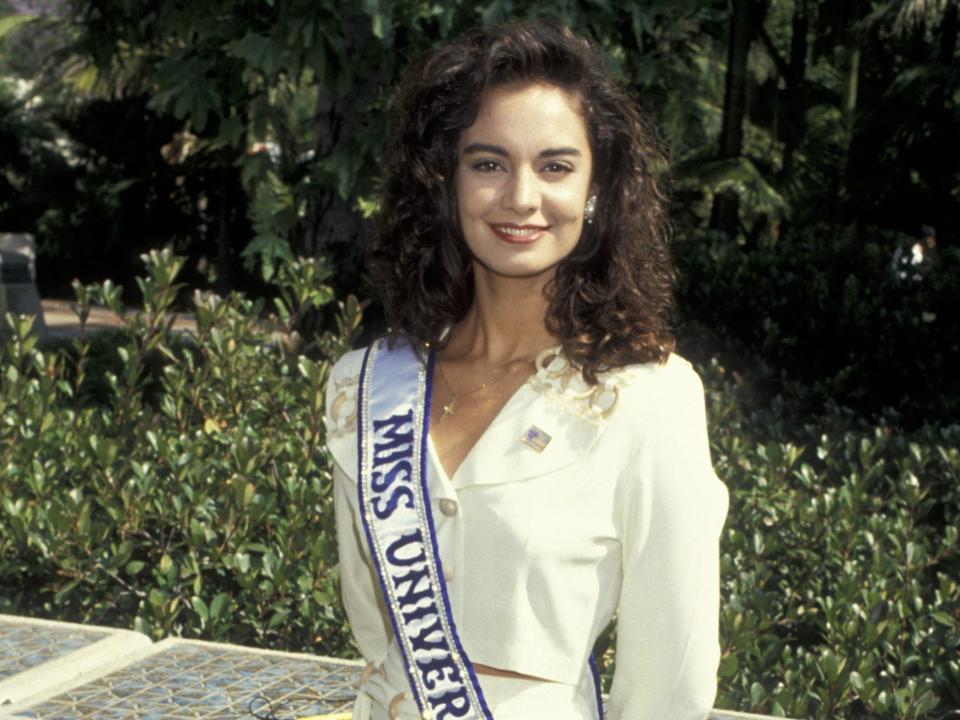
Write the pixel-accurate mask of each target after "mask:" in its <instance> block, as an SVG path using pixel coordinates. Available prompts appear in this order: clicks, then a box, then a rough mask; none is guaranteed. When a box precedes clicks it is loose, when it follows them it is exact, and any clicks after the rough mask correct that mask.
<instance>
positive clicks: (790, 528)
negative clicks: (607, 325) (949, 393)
mask: <svg viewBox="0 0 960 720" xmlns="http://www.w3.org/2000/svg"><path fill="white" fill-rule="evenodd" d="M702 371H703V373H704V375H705V382H706V385H707V387H708V388H709V392H708V397H709V405H710V408H711V432H712V436H713V437H712V441H713V454H714V464H715V467H716V469H717V472H718V474H719V475H720V477H721V478H723V479H724V480H725V482H726V483H727V485H728V487H729V490H730V498H731V505H730V514H729V517H728V519H727V524H726V528H725V530H724V535H723V542H722V569H721V577H722V579H723V598H722V603H721V608H722V609H721V638H722V643H723V659H722V662H721V665H720V693H719V697H718V699H717V704H718V706H720V707H727V708H732V709H739V710H747V709H750V710H752V711H755V712H761V713H769V714H773V715H787V716H789V717H796V718H807V717H811V718H833V717H843V718H864V719H866V718H904V719H906V718H940V717H945V716H944V713H945V712H946V711H948V710H951V709H952V710H956V709H958V708H960V587H958V580H960V546H958V538H957V536H958V526H960V450H958V447H960V426H958V425H951V426H946V427H941V428H937V427H930V426H927V427H923V428H921V429H919V430H916V431H912V432H909V433H906V432H903V431H902V430H899V429H897V428H896V427H895V426H891V425H890V424H889V423H887V422H884V421H882V420H881V421H880V422H878V423H875V424H871V423H867V422H864V421H862V420H858V419H857V418H856V417H854V416H852V415H851V414H850V413H849V412H844V411H841V410H837V409H834V410H833V411H832V412H831V413H829V414H827V415H825V416H823V417H820V418H816V419H813V420H808V422H807V423H806V424H802V425H799V426H798V424H797V423H791V422H786V421H785V420H784V418H783V409H782V407H779V406H778V405H777V404H776V403H774V404H773V405H772V407H771V408H767V409H754V410H747V408H748V407H750V404H749V403H746V402H744V401H743V399H742V398H741V397H739V396H738V390H737V386H736V384H735V383H733V382H731V381H730V380H729V379H728V378H727V377H726V373H724V372H723V371H722V369H721V367H720V366H719V365H718V364H716V363H714V364H713V365H711V366H709V367H706V368H703V369H702Z"/></svg>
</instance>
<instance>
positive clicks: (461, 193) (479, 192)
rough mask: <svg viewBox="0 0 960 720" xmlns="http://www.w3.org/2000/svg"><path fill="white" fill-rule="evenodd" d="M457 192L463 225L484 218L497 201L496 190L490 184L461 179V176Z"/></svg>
mask: <svg viewBox="0 0 960 720" xmlns="http://www.w3.org/2000/svg"><path fill="white" fill-rule="evenodd" d="M456 190H457V211H458V213H459V215H460V222H461V223H463V222H464V221H466V222H469V221H470V220H471V219H475V218H477V217H479V216H482V215H483V214H484V213H486V212H487V211H488V210H489V209H490V207H491V205H492V204H493V203H494V202H495V200H496V194H497V193H496V189H495V188H493V187H492V186H491V185H490V184H489V183H479V182H476V181H475V180H470V179H466V178H461V177H460V175H459V174H458V176H457V183H456Z"/></svg>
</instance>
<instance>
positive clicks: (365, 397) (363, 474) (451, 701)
mask: <svg viewBox="0 0 960 720" xmlns="http://www.w3.org/2000/svg"><path fill="white" fill-rule="evenodd" d="M434 357H435V356H434V353H432V352H431V353H430V355H429V357H428V358H427V362H426V363H424V362H423V360H422V359H421V358H420V356H419V355H418V354H417V352H416V351H415V350H414V348H413V347H412V346H411V345H410V343H409V342H407V341H406V340H397V341H395V342H394V345H393V347H388V345H387V343H386V342H385V341H379V342H376V343H374V344H373V345H371V346H370V348H369V349H368V350H367V354H366V356H365V357H364V360H363V369H362V370H361V372H360V388H359V394H360V404H359V410H358V423H359V433H358V443H357V444H358V450H359V454H360V457H359V460H360V464H359V468H360V473H359V475H360V477H359V482H358V483H357V491H358V493H359V498H360V511H361V516H362V518H363V529H364V532H365V534H366V536H367V544H368V545H369V547H370V555H371V557H372V558H373V562H374V565H375V566H376V569H377V575H378V576H379V579H380V587H381V589H382V591H383V596H384V599H385V600H386V606H387V608H388V610H389V613H390V620H391V622H392V624H393V632H394V635H395V636H396V638H397V641H398V644H399V646H400V650H401V651H402V652H403V656H404V665H405V666H406V670H407V679H408V680H409V681H410V687H411V688H412V689H413V691H414V695H415V699H416V701H417V705H418V706H419V708H420V712H421V715H422V717H423V718H424V719H425V720H444V719H445V718H464V719H468V720H481V719H483V720H493V716H492V715H491V714H490V710H489V709H488V708H487V703H486V701H485V700H484V697H483V692H482V691H481V689H480V683H479V682H477V676H476V674H475V673H474V671H473V666H472V665H471V664H470V661H469V659H467V656H466V653H464V652H463V647H462V646H461V644H460V637H459V636H458V634H457V630H456V627H455V625H454V623H453V615H452V614H451V612H450V601H449V599H448V597H447V588H446V584H445V583H444V580H443V568H442V567H441V565H440V553H439V552H438V550H437V539H436V533H435V532H434V523H433V517H432V513H431V510H430V499H429V495H428V491H427V468H426V464H427V452H426V451H427V431H428V426H429V422H430V412H429V409H430V384H431V379H432V377H433V364H434Z"/></svg>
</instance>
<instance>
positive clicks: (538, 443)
mask: <svg viewBox="0 0 960 720" xmlns="http://www.w3.org/2000/svg"><path fill="white" fill-rule="evenodd" d="M520 439H521V440H523V441H524V442H525V443H526V444H527V445H529V446H530V447H532V448H533V449H534V450H536V451H537V452H543V451H544V449H546V447H547V445H549V444H550V436H549V435H548V434H547V433H545V432H544V431H543V430H541V429H540V428H538V427H537V426H536V425H531V426H530V427H528V428H527V429H526V431H525V432H524V433H523V435H522V436H521V438H520Z"/></svg>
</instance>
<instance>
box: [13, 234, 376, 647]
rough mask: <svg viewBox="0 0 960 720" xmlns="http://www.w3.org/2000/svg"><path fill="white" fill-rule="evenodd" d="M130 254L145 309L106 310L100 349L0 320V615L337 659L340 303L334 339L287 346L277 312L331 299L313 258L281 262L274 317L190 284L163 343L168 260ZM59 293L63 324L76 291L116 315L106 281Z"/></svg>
mask: <svg viewBox="0 0 960 720" xmlns="http://www.w3.org/2000/svg"><path fill="white" fill-rule="evenodd" d="M144 259H145V260H146V264H147V270H148V273H147V275H146V276H144V277H142V278H140V283H141V288H142V291H143V294H144V298H145V305H144V307H143V309H142V310H141V311H137V312H135V313H132V314H126V315H123V317H124V318H125V322H126V326H127V327H126V329H125V330H124V332H123V333H121V334H118V335H114V336H113V337H112V338H110V342H111V343H112V349H113V357H112V358H110V359H109V360H105V359H104V358H103V357H100V358H99V359H98V358H97V355H96V353H97V351H98V349H99V350H100V351H102V350H103V349H104V348H105V347H106V344H105V343H103V342H100V341H99V336H97V337H98V341H93V340H91V339H90V338H82V339H78V340H76V341H74V343H73V344H72V348H70V352H66V351H65V350H64V349H63V348H61V349H60V350H59V351H57V350H51V349H47V348H43V347H40V346H38V344H37V340H36V336H34V335H32V334H30V325H31V322H30V320H29V319H28V318H22V317H16V316H8V318H7V320H8V323H9V326H10V330H11V336H10V338H9V339H8V341H7V342H6V344H5V345H4V347H3V362H2V366H3V368H4V372H3V375H2V378H0V467H2V468H3V473H2V475H0V496H2V497H3V503H2V510H0V588H2V590H0V607H2V608H4V609H5V610H7V611H20V612H29V613H31V614H40V615H46V616H54V617H58V618H61V619H73V620H78V621H92V622H102V623H108V624H114V625H121V626H124V625H125V626H130V625H132V626H134V627H136V628H137V629H139V630H141V631H143V632H145V633H147V634H149V635H151V636H153V637H155V638H157V637H162V636H165V635H169V634H183V635H187V636H196V637H205V638H210V639H217V640H230V641H235V642H240V643H248V644H257V645H259V646H264V647H283V648H289V649H309V650H316V651H319V652H325V653H331V654H342V653H344V652H345V651H346V649H347V648H348V646H349V644H348V636H347V633H346V630H345V628H344V623H345V621H344V616H343V611H342V608H341V607H340V601H339V592H338V588H337V570H336V552H335V539H334V531H333V527H332V522H333V519H332V508H331V494H330V490H331V488H330V482H331V478H330V469H329V464H328V463H329V461H328V457H327V455H326V452H325V450H324V425H323V420H322V418H323V411H324V403H323V398H324V384H325V381H326V377H327V373H328V371H329V367H330V363H331V362H332V361H333V360H335V359H336V357H338V356H339V354H340V353H342V352H343V351H344V350H345V349H346V348H347V347H349V345H350V344H351V343H352V342H353V341H354V340H355V339H356V334H357V332H358V328H359V320H360V309H359V306H358V305H357V303H356V302H355V301H353V300H352V299H348V300H347V301H346V302H345V303H343V304H342V305H341V308H340V312H339V316H340V328H341V331H340V332H339V333H338V334H334V333H327V334H324V335H322V336H321V337H318V338H316V339H315V341H314V342H313V343H312V346H313V353H312V354H313V357H312V358H311V357H308V356H306V355H302V354H300V353H299V352H298V346H299V344H300V343H299V340H298V338H296V336H295V333H294V329H293V324H292V322H291V321H292V320H293V318H294V317H295V316H296V315H297V314H298V313H299V312H301V311H302V310H303V309H305V308H306V307H308V306H310V305H314V306H315V305H318V304H324V303H329V302H330V295H329V292H328V291H327V290H326V289H325V288H324V287H323V286H322V285H321V284H320V279H321V278H322V277H323V276H324V273H325V271H324V270H323V269H322V267H321V266H320V265H319V263H317V262H315V261H297V262H295V263H293V264H291V265H290V266H288V268H287V269H286V270H285V274H284V280H285V281H286V282H288V283H289V286H288V287H289V291H288V292H285V293H284V296H283V298H282V299H280V300H279V301H278V306H279V309H280V311H281V313H282V315H283V317H284V318H285V319H286V321H278V320H277V319H276V316H273V319H272V320H271V319H269V318H265V317H264V313H263V303H262V302H251V301H249V300H247V299H244V298H243V297H240V296H237V295H233V296H230V297H227V298H221V297H218V296H215V295H212V294H209V293H197V294H196V295H195V296H194V304H195V314H196V321H197V332H196V334H195V335H193V334H185V335H177V334H175V333H172V332H171V324H172V321H173V316H172V314H171V312H170V308H171V305H172V303H173V300H174V298H175V296H176V293H177V290H178V287H177V283H176V277H177V273H178V271H179V270H180V267H181V265H182V258H177V257H174V256H173V255H172V254H171V253H170V252H169V251H165V252H163V253H160V252H156V251H155V252H153V253H151V254H150V255H149V256H145V258H144ZM305 285H311V287H310V288H309V289H305ZM76 291H77V310H78V315H79V316H80V318H81V319H82V320H83V319H85V317H86V315H87V313H88V311H89V304H90V303H91V302H94V301H96V302H100V303H103V304H106V305H107V306H109V307H111V308H113V309H114V310H115V311H116V312H117V313H118V314H119V313H122V312H123V308H122V307H121V305H120V292H119V288H118V287H116V286H113V285H112V284H110V283H109V282H107V283H103V284H102V285H99V286H86V287H84V286H77V288H76ZM271 333H272V334H271ZM105 363H106V365H105ZM101 373H102V377H97V375H100V374H101ZM94 393H95V394H94Z"/></svg>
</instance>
